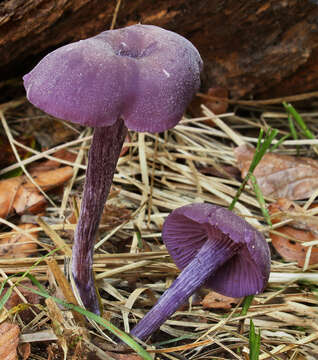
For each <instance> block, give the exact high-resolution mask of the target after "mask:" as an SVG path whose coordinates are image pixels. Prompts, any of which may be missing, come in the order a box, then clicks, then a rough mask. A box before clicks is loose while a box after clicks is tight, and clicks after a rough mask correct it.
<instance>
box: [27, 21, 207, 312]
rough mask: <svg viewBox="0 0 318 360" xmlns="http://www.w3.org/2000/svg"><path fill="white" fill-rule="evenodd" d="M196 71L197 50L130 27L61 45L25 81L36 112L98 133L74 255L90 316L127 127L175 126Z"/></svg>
mask: <svg viewBox="0 0 318 360" xmlns="http://www.w3.org/2000/svg"><path fill="white" fill-rule="evenodd" d="M201 69H202V60H201V58H200V55H199V53H198V51H197V49H196V48H195V47H194V46H193V45H192V44H191V43H190V42H189V41H188V40H186V39H185V38H183V37H182V36H180V35H178V34H175V33H173V32H171V31H167V30H164V29H161V28H159V27H156V26H152V25H133V26H129V27H126V28H123V29H118V30H109V31H105V32H102V33H101V34H99V35H97V36H94V37H92V38H89V39H86V40H81V41H78V42H75V43H72V44H69V45H66V46H63V47H61V48H59V49H57V50H55V51H53V52H51V53H50V54H48V55H47V56H46V57H44V58H43V59H42V60H41V61H40V62H39V63H38V64H37V65H36V67H35V68H34V69H33V70H32V71H31V72H30V73H28V74H27V75H25V76H24V86H25V89H26V92H27V98H28V99H29V101H30V102H31V103H33V104H34V105H35V106H37V107H39V108H40V109H42V110H44V111H45V112H47V113H48V114H50V115H53V116H56V117H58V118H61V119H64V120H69V121H72V122H75V123H79V124H81V125H87V126H92V127H94V128H95V130H94V135H93V140H92V144H91V148H90V151H89V157H88V167H87V171H86V182H85V187H84V194H83V201H82V205H81V212H80V218H79V222H78V225H77V228H76V232H75V238H74V247H73V256H72V272H73V277H74V280H75V283H76V286H77V288H78V291H79V294H80V296H81V299H82V301H83V304H84V305H85V307H86V308H87V309H89V310H91V311H93V312H95V313H99V312H100V310H99V305H98V300H97V295H96V291H95V287H94V280H93V275H92V261H93V248H94V243H95V237H96V233H97V230H98V225H99V222H100V216H101V213H102V210H103V207H104V204H105V201H106V199H107V196H108V193H109V189H110V186H111V183H112V179H113V175H114V172H115V169H116V164H117V160H118V157H119V154H120V150H121V148H122V144H123V142H124V139H125V136H126V134H127V128H129V129H132V130H135V131H142V132H144V131H149V132H161V131H164V130H167V129H170V128H172V127H174V126H175V125H176V124H177V123H178V122H179V120H180V119H181V117H182V114H183V112H184V110H185V108H186V106H187V104H188V103H189V102H190V100H191V98H192V97H193V95H194V94H195V92H196V91H197V90H198V88H199V85H200V71H201Z"/></svg>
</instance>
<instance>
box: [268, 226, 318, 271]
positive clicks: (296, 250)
mask: <svg viewBox="0 0 318 360" xmlns="http://www.w3.org/2000/svg"><path fill="white" fill-rule="evenodd" d="M277 231H279V232H280V233H282V234H284V235H286V236H288V237H291V238H295V239H297V240H298V241H301V242H306V241H313V240H317V238H316V236H314V235H313V233H312V232H310V231H305V230H298V229H295V228H293V227H291V226H282V227H280V228H279V229H277ZM270 238H271V239H272V244H273V246H274V248H275V249H276V251H277V252H278V253H279V254H280V255H281V256H282V258H284V259H285V260H288V261H297V264H298V266H300V267H303V266H304V263H305V259H306V253H307V251H308V249H309V248H308V246H303V245H302V244H301V243H300V242H298V241H293V240H290V239H287V238H285V237H283V236H280V235H277V234H270ZM317 263H318V248H317V247H315V246H313V247H312V250H311V255H310V259H309V263H308V264H309V265H313V264H317Z"/></svg>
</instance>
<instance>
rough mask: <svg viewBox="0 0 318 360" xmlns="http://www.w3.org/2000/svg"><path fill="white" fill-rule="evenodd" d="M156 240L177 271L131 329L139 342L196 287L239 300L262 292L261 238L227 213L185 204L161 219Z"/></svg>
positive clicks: (266, 262) (266, 257)
mask: <svg viewBox="0 0 318 360" xmlns="http://www.w3.org/2000/svg"><path fill="white" fill-rule="evenodd" d="M162 239H163V241H164V243H165V245H166V247H167V249H168V251H169V253H170V255H171V257H172V258H173V260H174V262H175V263H176V265H177V266H178V267H179V268H180V269H181V270H182V272H181V273H180V275H179V276H178V277H177V279H176V280H175V281H174V282H173V284H172V285H171V287H170V288H169V289H168V290H166V292H165V293H164V294H163V295H162V296H161V297H160V299H159V300H158V302H157V304H156V305H155V306H154V307H153V308H152V309H151V310H150V311H149V312H148V313H147V315H146V316H145V317H144V318H143V319H142V320H141V321H140V322H139V323H138V324H137V325H136V326H135V327H134V328H133V329H132V331H131V335H134V336H136V337H138V338H139V339H141V340H145V339H146V338H147V337H148V336H149V335H151V334H152V333H153V332H154V331H155V330H157V329H158V328H159V327H160V326H161V325H162V324H163V323H164V321H166V320H167V319H168V318H169V317H170V316H171V315H172V314H173V313H174V312H175V311H176V310H177V309H178V307H179V306H180V305H182V304H183V303H184V302H185V301H186V300H187V299H188V298H189V297H190V296H191V295H192V294H193V293H194V292H195V291H196V290H197V289H198V288H199V287H201V286H202V285H203V286H206V287H208V288H211V289H213V290H215V291H217V292H219V293H221V294H223V295H226V296H232V297H242V296H247V295H252V294H258V293H260V292H262V291H263V290H264V288H265V286H266V284H267V281H268V278H269V273H270V252H269V247H268V245H267V242H266V240H265V238H264V237H263V235H262V234H261V233H260V232H258V231H257V230H255V229H254V228H253V227H252V226H251V225H249V224H248V223H247V222H246V221H245V220H243V219H242V218H240V217H239V216H237V215H235V214H234V213H233V212H231V211H229V210H227V209H225V208H223V207H220V206H216V205H211V204H191V205H186V206H182V207H180V208H178V209H176V210H174V211H173V212H172V213H171V214H170V215H169V216H168V217H167V219H166V221H165V223H164V225H163V230H162Z"/></svg>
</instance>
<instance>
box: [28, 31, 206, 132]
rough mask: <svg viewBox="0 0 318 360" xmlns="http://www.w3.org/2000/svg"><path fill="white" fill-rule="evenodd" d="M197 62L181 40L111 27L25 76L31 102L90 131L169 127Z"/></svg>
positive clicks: (195, 75)
mask: <svg viewBox="0 0 318 360" xmlns="http://www.w3.org/2000/svg"><path fill="white" fill-rule="evenodd" d="M201 70H202V60H201V57H200V54H199V52H198V51H197V49H196V48H195V47H194V46H193V45H192V44H191V42H190V41H188V40H187V39H185V38H184V37H182V36H180V35H178V34H176V33H174V32H172V31H168V30H164V29H162V28H160V27H157V26H152V25H132V26H128V27H126V28H122V29H117V30H108V31H104V32H102V33H100V34H99V35H97V36H94V37H92V38H88V39H86V40H81V41H78V42H74V43H71V44H68V45H65V46H62V47H61V48H58V49H57V50H55V51H53V52H51V53H49V54H48V55H47V56H45V57H44V58H43V59H42V60H41V61H40V62H39V63H38V64H37V65H36V66H35V68H34V69H33V70H32V71H31V72H30V73H28V74H26V75H25V76H24V77H23V79H24V86H25V89H26V92H27V98H28V99H29V101H30V102H31V103H32V104H34V105H35V106H37V107H39V108H40V109H42V110H44V111H45V112H47V113H48V114H50V115H53V116H55V117H58V118H61V119H64V120H69V121H72V122H75V123H79V124H81V125H87V126H92V127H103V126H110V125H112V124H114V123H115V121H116V120H117V119H118V118H119V117H122V118H123V119H124V121H125V124H126V126H127V127H128V128H130V129H132V130H136V131H149V132H160V131H164V130H167V129H169V128H172V127H173V126H175V125H176V124H177V123H178V121H179V120H180V119H181V117H182V114H183V112H184V110H185V108H186V106H187V105H188V103H189V102H190V100H191V98H192V97H193V95H194V94H195V92H196V91H197V90H198V88H199V85H200V71H201Z"/></svg>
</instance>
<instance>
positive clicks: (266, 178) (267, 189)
mask: <svg viewBox="0 0 318 360" xmlns="http://www.w3.org/2000/svg"><path fill="white" fill-rule="evenodd" d="M234 155H235V157H236V161H237V165H238V168H239V169H240V170H241V175H242V178H244V177H245V176H246V174H247V171H248V169H249V166H250V164H251V160H252V158H253V155H254V149H253V148H252V147H250V146H248V145H241V146H239V147H237V148H236V149H235V150H234ZM254 175H255V177H256V179H257V182H258V185H259V186H260V188H261V190H262V192H263V194H264V195H265V196H271V197H273V198H286V199H289V200H300V199H305V198H308V197H310V196H311V194H312V193H313V192H314V191H316V190H317V189H318V161H317V160H313V159H311V158H306V157H301V158H300V157H294V156H288V155H279V154H274V153H267V154H265V155H264V157H263V159H262V160H261V161H260V163H259V164H258V165H257V167H256V169H255V170H254Z"/></svg>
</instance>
